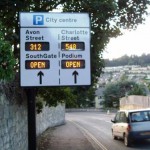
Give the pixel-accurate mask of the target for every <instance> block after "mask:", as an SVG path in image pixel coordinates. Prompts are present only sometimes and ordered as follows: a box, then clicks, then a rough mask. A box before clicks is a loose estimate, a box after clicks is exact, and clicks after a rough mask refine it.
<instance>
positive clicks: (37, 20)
mask: <svg viewBox="0 0 150 150" xmlns="http://www.w3.org/2000/svg"><path fill="white" fill-rule="evenodd" d="M43 18H44V17H43V15H34V16H33V24H34V25H43V24H44V21H43Z"/></svg>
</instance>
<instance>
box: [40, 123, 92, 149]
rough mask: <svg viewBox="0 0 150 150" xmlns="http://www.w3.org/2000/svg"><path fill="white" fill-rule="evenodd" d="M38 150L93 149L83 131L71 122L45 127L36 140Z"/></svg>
mask: <svg viewBox="0 0 150 150" xmlns="http://www.w3.org/2000/svg"><path fill="white" fill-rule="evenodd" d="M37 148H38V150H95V148H94V147H93V145H92V143H91V142H90V141H89V140H88V138H87V137H86V136H85V135H84V133H83V132H82V131H81V130H80V129H79V128H78V127H76V126H75V125H74V124H73V123H72V122H70V121H66V123H65V124H64V125H61V126H57V127H53V128H49V129H47V130H46V131H45V132H44V133H43V134H41V135H40V136H39V137H38V140H37Z"/></svg>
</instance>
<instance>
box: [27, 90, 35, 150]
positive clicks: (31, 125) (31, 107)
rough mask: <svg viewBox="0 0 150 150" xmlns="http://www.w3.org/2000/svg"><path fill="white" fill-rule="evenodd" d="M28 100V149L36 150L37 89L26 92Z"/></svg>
mask: <svg viewBox="0 0 150 150" xmlns="http://www.w3.org/2000/svg"><path fill="white" fill-rule="evenodd" d="M26 93H27V99H28V149H29V150H36V109H35V94H36V92H35V88H29V89H27V90H26Z"/></svg>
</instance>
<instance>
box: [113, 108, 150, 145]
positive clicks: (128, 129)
mask: <svg viewBox="0 0 150 150" xmlns="http://www.w3.org/2000/svg"><path fill="white" fill-rule="evenodd" d="M112 122H113V125H112V135H113V138H114V139H116V138H122V139H124V144H125V145H126V146H130V144H131V142H133V141H134V140H138V139H150V109H142V110H129V111H128V110H124V111H119V112H118V113H117V114H116V116H115V118H114V120H112Z"/></svg>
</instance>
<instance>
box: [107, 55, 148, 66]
mask: <svg viewBox="0 0 150 150" xmlns="http://www.w3.org/2000/svg"><path fill="white" fill-rule="evenodd" d="M104 61H105V64H106V66H107V67H115V66H125V65H140V66H148V65H150V54H147V55H146V54H142V55H141V56H136V55H131V56H127V55H124V56H122V57H120V58H118V59H113V60H109V59H107V60H104Z"/></svg>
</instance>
